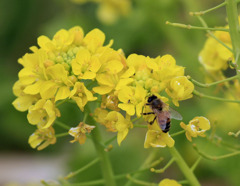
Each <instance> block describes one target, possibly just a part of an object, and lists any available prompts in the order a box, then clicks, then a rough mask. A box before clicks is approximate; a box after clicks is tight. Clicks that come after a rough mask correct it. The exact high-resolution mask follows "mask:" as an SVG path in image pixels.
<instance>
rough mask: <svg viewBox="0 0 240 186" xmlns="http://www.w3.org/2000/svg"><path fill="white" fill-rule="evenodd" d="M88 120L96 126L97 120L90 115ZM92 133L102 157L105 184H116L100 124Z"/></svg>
mask: <svg viewBox="0 0 240 186" xmlns="http://www.w3.org/2000/svg"><path fill="white" fill-rule="evenodd" d="M86 122H87V123H91V124H92V125H95V126H96V122H95V121H94V119H93V118H92V117H91V116H89V115H88V117H87V119H86ZM91 135H92V141H93V143H94V146H95V149H96V151H97V153H98V157H99V158H100V162H101V169H102V175H103V178H104V180H105V185H106V186H115V185H116V182H115V179H114V174H113V169H112V166H111V162H110V159H109V157H108V154H107V152H106V151H105V150H104V147H103V146H102V145H101V143H100V142H101V141H102V140H101V134H100V130H99V127H98V126H96V128H95V129H94V130H93V131H92V132H91Z"/></svg>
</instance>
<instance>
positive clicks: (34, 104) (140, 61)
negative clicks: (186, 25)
mask: <svg viewBox="0 0 240 186" xmlns="http://www.w3.org/2000/svg"><path fill="white" fill-rule="evenodd" d="M104 42H105V35H104V33H103V32H102V31H100V30H99V29H94V30H92V31H90V32H89V33H87V34H86V35H85V36H84V33H83V30H82V28H81V27H78V26H76V27H73V28H71V29H69V30H64V29H62V30H60V31H58V32H57V33H56V34H55V35H54V37H53V39H49V38H48V37H46V36H40V37H39V38H38V45H39V47H36V46H34V47H31V48H30V49H31V50H32V53H27V54H25V55H24V56H23V57H22V58H20V59H19V63H20V64H21V65H22V66H23V69H22V70H21V71H20V72H19V74H18V76H19V80H18V81H17V82H16V83H15V84H14V86H13V92H14V94H15V95H16V96H17V98H16V99H15V101H14V102H13V105H14V107H15V108H16V109H17V110H19V111H28V114H27V119H28V121H29V123H30V124H32V125H35V126H36V127H37V130H36V132H35V133H34V134H33V136H35V137H34V139H33V137H30V138H31V139H30V140H29V143H30V145H31V146H32V147H34V148H35V147H36V146H38V145H39V144H40V143H42V142H44V141H46V142H47V143H44V146H46V144H47V145H48V144H53V143H55V142H56V139H54V138H53V136H54V128H53V124H54V121H55V120H56V119H57V118H58V117H60V115H61V114H60V111H59V110H58V108H57V105H58V103H60V102H61V101H64V100H73V101H74V102H76V104H77V105H78V107H79V109H80V110H81V111H82V112H85V106H86V105H87V103H88V102H91V101H95V100H97V97H98V98H99V99H100V100H98V101H101V107H100V108H97V109H96V111H95V114H94V118H95V120H96V121H97V122H99V123H101V124H103V125H105V126H106V128H107V129H108V130H109V131H112V132H117V133H118V136H117V137H118V138H117V139H118V143H119V144H121V142H122V141H123V140H124V139H125V137H126V136H127V134H128V132H129V130H130V129H131V128H133V126H134V125H133V123H132V119H133V118H142V112H143V109H144V108H146V107H147V106H146V100H147V98H148V97H149V96H150V95H153V94H154V95H156V96H157V97H158V98H160V99H161V100H162V101H163V102H166V101H167V100H168V98H166V97H163V96H160V95H162V94H163V93H164V92H165V94H166V95H168V97H169V99H170V100H171V101H172V102H173V104H175V105H176V106H179V101H182V100H186V99H189V98H191V97H192V91H193V89H194V86H193V84H192V83H191V82H190V81H189V80H188V79H187V78H186V76H184V67H181V66H178V65H176V61H175V59H174V58H173V57H172V56H171V55H164V56H162V57H160V56H158V57H156V58H150V57H145V56H142V55H137V54H131V55H129V56H128V57H127V58H126V57H125V56H124V53H123V51H122V50H121V49H120V50H114V49H113V48H111V45H112V43H113V42H112V41H110V43H109V44H107V45H104ZM166 105H167V104H166ZM148 109H149V108H148ZM120 111H121V112H120ZM146 120H147V121H149V117H148V119H146ZM85 127H86V126H85V125H81V126H80V125H79V126H78V127H77V128H75V129H72V130H70V131H69V133H70V135H73V136H74V137H75V140H74V141H79V142H80V143H84V141H85V133H86V132H91V130H87V129H86V128H85ZM87 127H88V126H87ZM90 128H91V127H90ZM91 129H93V128H91ZM44 131H45V132H44ZM49 131H51V135H48V133H49ZM42 133H43V135H42ZM45 133H46V134H45ZM40 135H41V137H40V138H37V136H40ZM42 136H44V137H42ZM79 136H82V137H83V138H81V139H80V138H79ZM36 139H37V140H36ZM40 139H41V140H40ZM173 144H174V141H173V140H172V138H171V137H170V136H169V135H168V133H163V132H162V131H161V130H160V128H159V127H158V126H157V124H156V122H155V124H154V125H153V126H150V127H149V130H148V132H147V136H146V141H145V145H144V146H145V147H150V146H152V147H160V146H161V147H164V146H166V145H167V146H173Z"/></svg>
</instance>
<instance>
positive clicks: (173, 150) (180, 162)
mask: <svg viewBox="0 0 240 186" xmlns="http://www.w3.org/2000/svg"><path fill="white" fill-rule="evenodd" d="M168 149H169V152H170V153H171V155H172V157H173V158H174V159H175V161H176V163H177V164H178V167H179V168H180V169H181V171H182V173H183V174H184V175H185V177H186V178H187V180H188V181H189V184H190V185H194V186H200V183H199V182H198V180H197V178H196V177H195V175H194V174H193V172H192V170H191V169H190V168H189V167H188V165H187V164H186V162H185V161H184V159H183V158H182V156H181V155H180V154H179V152H178V151H177V149H176V148H175V147H172V148H168Z"/></svg>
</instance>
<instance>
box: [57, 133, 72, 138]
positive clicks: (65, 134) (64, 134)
mask: <svg viewBox="0 0 240 186" xmlns="http://www.w3.org/2000/svg"><path fill="white" fill-rule="evenodd" d="M68 135H69V133H68V132H64V133H60V134H56V135H55V137H56V138H60V137H64V136H68Z"/></svg>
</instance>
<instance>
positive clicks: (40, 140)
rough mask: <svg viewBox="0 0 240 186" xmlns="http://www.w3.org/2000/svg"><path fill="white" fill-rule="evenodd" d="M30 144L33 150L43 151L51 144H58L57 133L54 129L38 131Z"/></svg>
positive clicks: (30, 139) (31, 138)
mask: <svg viewBox="0 0 240 186" xmlns="http://www.w3.org/2000/svg"><path fill="white" fill-rule="evenodd" d="M28 143H29V144H30V146H31V147H32V148H36V147H38V148H37V150H42V149H44V148H46V147H47V146H48V145H50V144H55V143H56V137H55V132H54V129H53V128H52V127H49V128H46V129H37V130H36V131H35V132H34V133H33V134H32V135H31V136H30V137H29V139H28Z"/></svg>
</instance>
